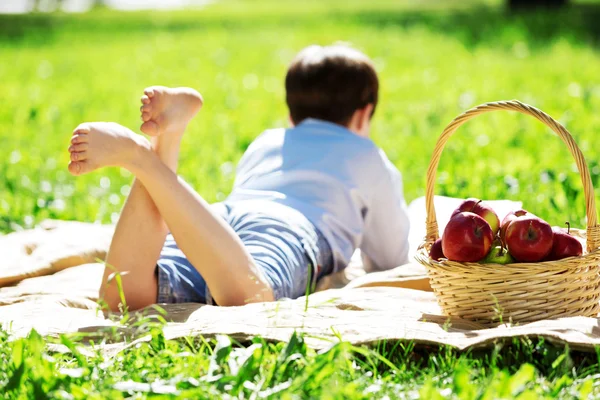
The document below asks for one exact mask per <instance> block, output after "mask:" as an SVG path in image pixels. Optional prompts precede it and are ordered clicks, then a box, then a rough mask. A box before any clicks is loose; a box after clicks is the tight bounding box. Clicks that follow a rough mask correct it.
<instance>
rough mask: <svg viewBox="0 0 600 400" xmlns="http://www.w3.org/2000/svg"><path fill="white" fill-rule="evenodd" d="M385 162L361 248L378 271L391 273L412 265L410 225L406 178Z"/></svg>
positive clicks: (367, 216)
mask: <svg viewBox="0 0 600 400" xmlns="http://www.w3.org/2000/svg"><path fill="white" fill-rule="evenodd" d="M384 161H385V164H386V170H385V173H384V174H383V176H382V177H381V179H379V180H378V183H377V184H376V186H375V187H374V188H373V191H372V193H371V196H372V197H371V199H372V200H371V206H370V207H369V210H368V211H367V215H366V216H365V230H364V236H363V240H362V243H361V246H360V249H361V251H362V252H363V253H364V254H366V255H367V256H368V258H369V259H370V260H371V261H372V266H373V268H374V269H375V270H387V269H391V268H395V267H397V266H399V265H403V264H406V263H407V262H408V232H409V228H410V222H409V218H408V213H407V207H406V201H405V200H404V193H403V186H402V176H401V175H400V172H399V171H398V170H397V169H396V167H395V166H394V165H393V164H392V163H391V162H390V161H388V160H387V158H385V159H384Z"/></svg>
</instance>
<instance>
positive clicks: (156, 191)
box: [69, 123, 273, 306]
mask: <svg viewBox="0 0 600 400" xmlns="http://www.w3.org/2000/svg"><path fill="white" fill-rule="evenodd" d="M73 141H75V142H77V143H85V144H86V147H87V150H86V151H85V152H83V153H77V154H75V153H72V157H71V160H72V161H73V162H72V163H71V164H70V165H69V171H70V172H71V173H72V174H74V175H80V174H85V173H88V172H91V171H93V170H95V169H97V168H101V167H104V166H111V165H112V166H121V167H124V168H127V169H128V170H130V171H131V172H133V174H134V175H135V176H136V177H137V178H138V179H139V180H140V181H141V182H142V184H143V185H144V187H145V188H146V190H147V191H148V193H149V194H150V196H151V197H152V200H153V201H154V204H155V205H156V207H157V208H158V210H159V212H160V214H161V215H162V217H163V219H164V220H165V222H166V224H167V226H168V227H169V229H170V231H171V233H172V234H173V236H174V238H175V240H176V242H177V244H178V246H179V248H180V249H181V250H182V251H183V252H184V254H185V255H186V257H187V258H188V260H189V261H190V262H191V263H192V264H193V265H194V266H195V267H196V269H198V271H199V272H200V274H201V275H202V277H203V278H204V279H205V281H206V283H207V285H208V287H209V288H210V290H211V294H212V296H213V298H214V300H215V301H216V302H217V304H219V305H223V306H226V305H240V304H244V303H246V302H255V301H270V300H273V291H272V289H271V287H270V286H269V284H268V283H267V282H266V279H265V277H264V276H263V273H262V272H261V271H260V270H259V269H258V268H257V266H256V264H255V262H254V260H253V258H252V256H251V255H250V254H249V253H248V251H247V250H246V248H245V247H244V245H243V243H242V242H241V240H240V238H239V237H238V236H237V235H236V233H235V232H234V231H233V229H232V228H231V227H230V226H229V225H227V224H226V223H225V221H224V220H223V219H222V218H221V217H220V216H218V215H215V214H214V213H213V212H212V211H211V210H210V208H209V205H208V203H206V201H205V200H204V199H202V198H201V197H200V196H199V195H198V194H197V193H196V192H195V191H194V190H193V189H192V188H190V187H189V186H188V185H187V184H186V183H185V182H183V181H182V180H181V179H180V178H179V177H178V176H177V175H176V174H175V173H174V172H173V171H171V170H170V169H169V168H168V167H167V166H166V165H165V164H164V163H163V162H161V161H160V159H159V158H158V157H157V155H156V154H154V153H153V152H152V150H151V147H150V145H149V144H148V142H147V141H145V140H144V139H143V138H141V137H140V136H139V135H136V134H134V133H133V132H131V131H130V130H129V129H127V128H125V127H122V126H120V125H117V124H111V123H90V124H82V125H80V126H79V127H78V128H77V129H76V130H75V132H74V137H73Z"/></svg>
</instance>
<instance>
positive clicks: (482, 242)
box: [442, 212, 494, 262]
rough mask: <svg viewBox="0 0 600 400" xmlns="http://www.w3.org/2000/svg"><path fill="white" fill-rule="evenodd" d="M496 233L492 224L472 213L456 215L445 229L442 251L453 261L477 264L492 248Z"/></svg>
mask: <svg viewBox="0 0 600 400" xmlns="http://www.w3.org/2000/svg"><path fill="white" fill-rule="evenodd" d="M493 241H494V232H492V228H490V224H488V223H487V221H486V220H485V219H483V218H481V217H480V216H479V215H477V214H474V213H472V212H460V213H458V214H455V215H454V216H453V217H452V218H451V219H450V221H449V222H448V224H447V225H446V229H444V234H443V235H442V250H443V252H444V254H445V255H446V258H448V259H449V260H453V261H461V262H475V261H479V260H481V259H482V258H484V257H485V256H486V254H487V253H488V252H489V251H490V248H491V247H492V242H493Z"/></svg>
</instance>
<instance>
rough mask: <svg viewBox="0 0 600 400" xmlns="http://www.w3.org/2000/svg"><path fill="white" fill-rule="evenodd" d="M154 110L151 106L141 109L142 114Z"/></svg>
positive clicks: (146, 105)
mask: <svg viewBox="0 0 600 400" xmlns="http://www.w3.org/2000/svg"><path fill="white" fill-rule="evenodd" d="M151 110H152V106H151V105H150V104H144V105H143V106H141V107H140V111H141V112H150V111H151Z"/></svg>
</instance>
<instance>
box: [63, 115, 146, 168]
mask: <svg viewBox="0 0 600 400" xmlns="http://www.w3.org/2000/svg"><path fill="white" fill-rule="evenodd" d="M139 149H150V143H149V142H148V140H146V139H145V138H144V137H143V136H140V135H137V134H135V133H133V132H132V131H131V130H130V129H128V128H125V127H124V126H122V125H119V124H116V123H114V122H86V123H84V124H80V125H79V126H78V127H77V128H75V130H74V131H73V136H72V137H71V146H69V153H71V162H70V163H69V172H70V173H71V174H73V175H82V174H87V173H88V172H92V171H94V170H96V169H98V168H102V167H108V166H121V167H125V168H128V167H129V166H130V164H131V163H132V162H133V160H134V158H135V156H136V154H137V153H136V151H138V150H139Z"/></svg>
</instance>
